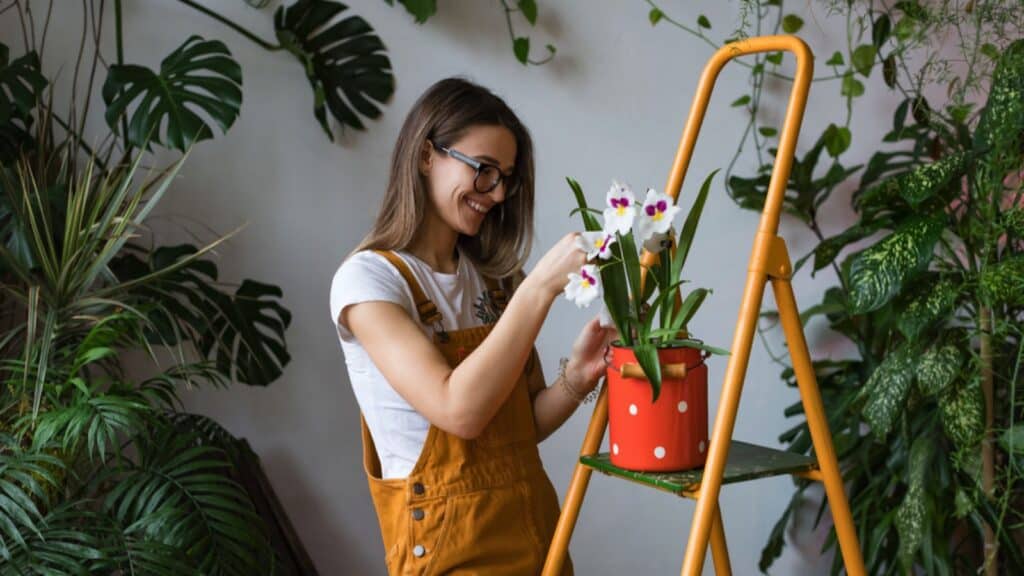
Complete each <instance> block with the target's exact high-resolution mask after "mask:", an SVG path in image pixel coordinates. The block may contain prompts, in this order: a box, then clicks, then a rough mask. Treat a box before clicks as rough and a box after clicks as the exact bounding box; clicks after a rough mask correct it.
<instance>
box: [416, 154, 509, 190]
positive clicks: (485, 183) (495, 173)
mask: <svg viewBox="0 0 1024 576" xmlns="http://www.w3.org/2000/svg"><path fill="white" fill-rule="evenodd" d="M433 145H434V149H436V150H437V151H439V152H444V153H445V154H447V155H449V156H451V157H452V158H455V159H456V160H458V161H460V162H462V163H464V164H467V165H469V166H470V167H471V168H473V169H474V170H476V176H474V177H473V188H475V189H476V191H477V192H480V193H481V194H487V193H489V192H491V191H492V190H494V189H495V188H497V187H498V184H501V183H502V181H504V182H505V198H511V197H512V196H515V193H516V186H515V185H514V182H515V180H514V178H513V176H512V175H511V174H502V173H501V168H499V167H497V166H495V165H494V164H489V163H487V162H481V161H479V160H477V159H476V158H473V157H472V156H467V155H465V154H463V153H462V152H459V151H458V150H455V149H454V148H449V147H447V146H441V145H440V144H438V143H436V142H433Z"/></svg>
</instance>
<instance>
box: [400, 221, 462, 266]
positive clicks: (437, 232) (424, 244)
mask: <svg viewBox="0 0 1024 576" xmlns="http://www.w3.org/2000/svg"><path fill="white" fill-rule="evenodd" d="M458 240H459V234H458V232H456V231H455V230H452V229H451V227H450V226H448V225H447V224H445V222H444V221H442V220H441V219H440V218H439V217H438V216H437V215H436V214H433V213H431V212H430V211H428V212H427V213H426V214H424V216H423V224H422V225H421V226H420V230H419V233H418V234H416V237H415V238H413V241H412V244H410V245H409V247H408V248H406V250H408V251H409V253H411V254H412V255H413V256H415V257H417V258H419V259H420V260H423V261H424V262H426V263H427V265H428V266H430V267H431V268H433V269H434V270H435V271H437V272H441V273H443V274H454V273H455V271H456V270H458V267H459V259H458V253H457V252H456V251H455V246H456V244H457V243H458Z"/></svg>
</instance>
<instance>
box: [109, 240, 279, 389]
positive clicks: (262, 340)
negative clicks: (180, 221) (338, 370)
mask: <svg viewBox="0 0 1024 576" xmlns="http://www.w3.org/2000/svg"><path fill="white" fill-rule="evenodd" d="M196 251H197V248H196V247H195V246H192V245H189V244H182V245H178V246H161V247H159V248H157V249H156V250H155V251H153V252H147V251H145V250H143V249H142V248H140V247H138V246H129V247H128V250H126V251H125V253H122V254H120V255H119V256H118V258H117V259H116V261H115V262H112V263H111V268H112V269H113V270H114V272H115V274H116V275H117V277H118V278H119V279H120V280H122V281H129V280H132V279H136V278H142V277H147V276H150V275H152V274H153V273H155V272H157V271H159V270H164V269H167V268H169V267H171V266H174V265H175V263H177V262H179V261H180V260H181V259H183V258H186V257H189V256H190V255H192V254H195V253H196ZM217 275H218V273H217V266H216V265H215V264H214V263H213V262H211V261H209V260H202V259H199V260H193V261H192V262H189V263H188V264H186V265H185V266H182V267H180V268H178V269H176V270H174V271H172V272H170V273H167V274H164V275H162V276H160V277H159V278H158V279H155V280H152V281H149V282H146V283H141V284H139V285H138V287H137V289H136V291H135V294H134V296H135V298H137V300H138V305H140V306H145V307H147V310H148V314H147V316H148V317H149V319H150V321H151V322H152V324H153V326H155V327H156V330H157V331H158V332H159V333H158V334H152V335H151V339H152V340H153V341H154V343H158V344H167V345H175V344H178V343H179V342H180V341H181V340H189V341H191V342H192V343H193V344H195V346H196V347H197V348H198V349H199V351H200V352H201V353H202V354H203V356H204V357H206V358H207V359H208V360H210V361H211V362H213V363H214V365H215V366H216V369H217V371H218V372H219V373H221V374H222V375H224V376H227V377H229V378H233V379H234V380H235V381H237V382H241V383H244V384H250V385H258V386H266V385H268V384H270V383H271V382H273V381H274V380H276V379H277V378H278V376H280V375H281V371H282V369H283V368H284V366H285V365H286V364H287V363H288V362H289V360H290V359H291V357H290V355H289V354H288V349H287V345H286V342H285V331H286V330H287V328H288V325H289V324H290V323H291V313H290V312H289V311H288V310H287V309H286V308H284V306H282V305H281V304H280V299H281V289H280V288H278V287H277V286H272V285H268V284H261V283H259V282H255V281H253V280H244V281H243V282H242V284H241V286H239V287H238V289H237V290H235V292H234V293H233V294H232V293H230V292H227V291H226V290H224V289H223V288H222V287H221V286H219V284H218V282H217Z"/></svg>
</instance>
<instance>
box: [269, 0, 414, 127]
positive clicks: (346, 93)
mask: <svg viewBox="0 0 1024 576" xmlns="http://www.w3.org/2000/svg"><path fill="white" fill-rule="evenodd" d="M347 9H348V6H346V5H344V4H342V3H340V2H331V1H330V0H299V1H298V2H295V3H294V4H292V5H291V6H288V7H285V6H281V7H280V8H278V9H277V12H276V13H275V14H274V28H275V30H276V32H277V38H278V41H279V42H281V44H282V45H283V46H284V47H285V49H287V50H288V51H289V52H291V53H292V54H294V55H295V57H296V58H298V59H299V61H300V62H302V65H303V67H304V68H305V70H306V78H308V79H309V84H310V85H311V86H312V87H313V94H314V103H313V114H314V115H315V116H316V119H317V120H318V121H319V122H320V125H321V126H322V127H323V129H324V132H326V133H327V137H328V138H330V139H331V140H334V134H333V132H332V131H331V127H330V125H329V124H328V122H327V110H330V112H331V116H333V117H334V119H335V120H337V121H338V122H340V123H341V124H342V126H349V127H352V128H356V129H358V130H362V129H364V126H363V122H362V120H361V119H360V115H361V116H365V117H367V118H377V117H378V116H380V112H381V111H380V108H379V107H378V104H383V103H384V102H386V101H387V100H388V99H390V98H391V95H392V94H393V93H394V91H395V80H394V76H392V74H391V60H390V59H388V57H387V55H386V54H384V50H385V48H384V43H383V42H382V41H381V39H380V38H379V37H378V36H377V35H376V34H375V33H374V30H373V28H372V27H371V26H370V25H369V24H368V23H367V22H366V20H363V19H362V18H360V17H359V16H349V17H347V18H343V19H341V20H338V21H334V19H335V17H336V16H337V15H339V14H340V13H342V12H344V11H345V10H347Z"/></svg>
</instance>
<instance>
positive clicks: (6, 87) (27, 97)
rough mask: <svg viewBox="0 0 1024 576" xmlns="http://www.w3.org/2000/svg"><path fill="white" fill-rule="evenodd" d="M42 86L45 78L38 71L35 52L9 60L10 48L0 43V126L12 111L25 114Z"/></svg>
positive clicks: (29, 109)
mask: <svg viewBox="0 0 1024 576" xmlns="http://www.w3.org/2000/svg"><path fill="white" fill-rule="evenodd" d="M44 86H46V78H44V77H43V75H42V74H41V73H40V72H39V57H38V56H36V53H35V52H29V53H28V54H25V55H23V56H21V57H20V58H18V59H17V60H15V61H14V62H11V61H10V49H9V48H7V46H6V45H5V44H2V43H0V126H3V125H5V124H7V123H8V122H10V120H11V113H12V112H17V113H21V114H23V115H27V114H28V113H29V111H31V110H32V107H33V106H35V104H36V96H37V95H38V94H39V91H40V90H42V88H43V87H44Z"/></svg>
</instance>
